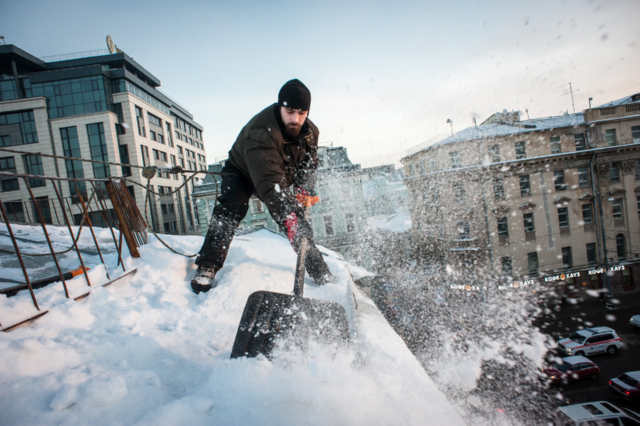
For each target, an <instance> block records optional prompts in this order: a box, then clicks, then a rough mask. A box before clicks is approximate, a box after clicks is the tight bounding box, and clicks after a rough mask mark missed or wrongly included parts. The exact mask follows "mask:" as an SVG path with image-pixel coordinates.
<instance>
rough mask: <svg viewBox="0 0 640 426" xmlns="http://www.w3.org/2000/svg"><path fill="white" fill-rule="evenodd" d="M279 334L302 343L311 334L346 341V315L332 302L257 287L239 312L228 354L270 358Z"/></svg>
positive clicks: (347, 326) (326, 338) (296, 342)
mask: <svg viewBox="0 0 640 426" xmlns="http://www.w3.org/2000/svg"><path fill="white" fill-rule="evenodd" d="M279 338H287V339H288V340H287V342H292V343H293V344H295V345H300V346H302V347H304V345H305V343H306V342H308V340H309V339H310V338H312V339H315V340H318V341H320V342H328V343H333V342H345V341H347V340H348V339H349V323H348V322H347V315H346V313H345V311H344V308H343V307H342V306H341V305H340V304H338V303H335V302H326V301H322V300H316V299H308V298H304V297H300V296H294V295H289V294H282V293H273V292H270V291H256V292H255V293H253V294H251V295H250V296H249V299H247V304H246V305H245V307H244V311H243V312H242V318H241V319H240V325H239V326H238V331H237V333H236V340H235V342H234V343H233V349H232V350H231V358H238V357H242V356H246V357H255V356H257V355H258V354H263V355H264V356H266V357H267V358H270V354H271V351H272V350H273V347H274V344H275V342H276V340H277V339H279Z"/></svg>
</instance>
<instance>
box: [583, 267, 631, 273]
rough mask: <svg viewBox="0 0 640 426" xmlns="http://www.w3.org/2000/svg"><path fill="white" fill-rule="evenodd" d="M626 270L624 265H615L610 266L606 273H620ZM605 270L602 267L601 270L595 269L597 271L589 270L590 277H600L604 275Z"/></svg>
mask: <svg viewBox="0 0 640 426" xmlns="http://www.w3.org/2000/svg"><path fill="white" fill-rule="evenodd" d="M625 269H626V268H625V266H624V265H613V266H610V267H609V269H607V270H606V272H618V271H624V270H625ZM604 272H605V269H604V268H603V267H602V266H601V267H599V268H595V269H591V270H589V275H599V274H604Z"/></svg>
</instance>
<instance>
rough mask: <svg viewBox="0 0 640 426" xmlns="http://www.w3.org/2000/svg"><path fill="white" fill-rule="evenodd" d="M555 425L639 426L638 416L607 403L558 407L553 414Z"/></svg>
mask: <svg viewBox="0 0 640 426" xmlns="http://www.w3.org/2000/svg"><path fill="white" fill-rule="evenodd" d="M554 424H556V425H591V424H593V425H599V424H607V425H640V414H638V413H636V412H635V411H632V410H629V409H628V408H621V407H617V406H615V405H613V404H612V403H610V402H607V401H594V402H583V403H581V404H573V405H565V406H564V407H559V408H558V409H557V410H556V411H555V413H554Z"/></svg>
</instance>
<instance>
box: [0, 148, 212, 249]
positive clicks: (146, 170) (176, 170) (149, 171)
mask: <svg viewBox="0 0 640 426" xmlns="http://www.w3.org/2000/svg"><path fill="white" fill-rule="evenodd" d="M0 151H5V152H10V153H14V154H33V153H32V152H26V151H20V150H16V149H11V148H5V147H0ZM38 155H41V156H43V157H49V158H55V159H61V160H71V161H84V162H88V163H96V164H106V165H112V166H120V167H132V168H135V169H142V170H143V176H145V177H147V176H149V177H147V184H146V186H145V185H143V184H141V183H139V182H136V181H135V180H133V179H130V178H127V177H119V178H120V179H122V180H124V181H125V182H128V183H131V184H134V185H138V186H140V187H142V188H144V189H145V191H146V197H145V206H144V215H145V219H146V220H147V223H153V222H150V221H149V216H148V207H149V206H150V204H151V197H150V194H154V195H156V196H164V195H173V194H175V193H177V192H178V191H180V190H181V189H182V188H184V187H185V186H186V185H187V183H189V181H191V180H192V179H193V178H195V176H196V175H198V174H207V175H217V176H220V175H222V173H221V172H212V171H208V170H186V169H183V168H182V167H180V166H174V167H172V168H168V169H163V168H159V167H157V166H140V165H137V164H128V163H118V162H114V161H101V160H91V159H85V158H78V157H66V156H62V155H55V154H47V153H39V154H38ZM158 170H159V171H160V172H163V171H164V172H165V173H173V174H187V173H190V174H191V175H190V176H189V177H188V178H187V179H185V180H184V182H183V183H182V184H181V185H180V186H178V187H177V188H175V189H174V190H170V191H169V192H163V193H158V192H155V191H153V190H152V189H151V179H152V178H153V177H154V176H155V173H156V171H158ZM0 176H15V177H25V178H30V177H34V178H40V179H50V180H66V181H96V182H106V181H108V180H110V178H102V179H99V178H63V177H58V176H45V175H31V174H17V173H10V172H3V171H0ZM94 195H95V193H94ZM84 222H85V216H84V215H83V216H82V221H81V222H80V228H79V229H78V234H77V236H76V238H75V239H74V241H76V242H77V241H78V239H79V238H80V233H81V232H82V229H83V225H84ZM149 229H150V230H151V232H152V233H153V235H154V236H155V237H156V238H157V239H158V241H160V242H161V243H162V244H163V245H164V246H165V247H166V248H167V249H169V250H170V251H172V252H173V253H175V254H178V255H181V256H185V257H188V258H192V257H196V256H198V253H194V254H185V253H181V252H179V251H178V250H176V249H174V248H172V247H171V246H169V244H167V243H166V242H165V241H164V240H163V239H162V238H160V236H159V235H158V234H157V233H156V232H155V231H154V230H153V227H149ZM72 238H73V236H72ZM71 249H73V245H72V246H71V247H69V248H67V249H65V250H63V251H61V252H54V253H55V254H64V253H67V252H69V251H70V250H71ZM0 252H6V253H14V251H7V250H5V249H1V248H0ZM22 254H24V255H25V256H48V255H50V254H51V253H22Z"/></svg>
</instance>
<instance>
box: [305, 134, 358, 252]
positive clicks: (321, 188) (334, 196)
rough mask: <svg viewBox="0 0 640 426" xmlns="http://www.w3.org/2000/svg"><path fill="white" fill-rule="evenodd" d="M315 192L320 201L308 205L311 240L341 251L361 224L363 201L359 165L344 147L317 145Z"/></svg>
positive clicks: (347, 248) (351, 243)
mask: <svg viewBox="0 0 640 426" xmlns="http://www.w3.org/2000/svg"><path fill="white" fill-rule="evenodd" d="M316 192H317V193H318V195H319V196H320V202H319V203H318V204H316V205H315V206H314V207H313V208H312V209H311V225H312V227H313V234H314V237H315V241H316V242H317V243H318V244H321V245H323V246H325V247H328V248H331V249H334V250H337V251H341V252H345V251H348V250H349V248H350V247H351V246H354V245H355V244H356V242H357V240H358V237H359V235H360V234H361V233H362V231H363V229H364V228H365V218H366V216H367V213H366V208H365V206H366V203H365V199H364V192H363V186H362V171H361V169H360V165H358V164H353V163H352V162H351V161H350V160H349V157H348V156H347V150H346V148H344V147H335V148H334V147H326V146H319V147H318V176H317V184H316Z"/></svg>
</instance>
